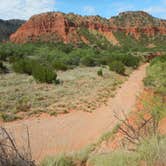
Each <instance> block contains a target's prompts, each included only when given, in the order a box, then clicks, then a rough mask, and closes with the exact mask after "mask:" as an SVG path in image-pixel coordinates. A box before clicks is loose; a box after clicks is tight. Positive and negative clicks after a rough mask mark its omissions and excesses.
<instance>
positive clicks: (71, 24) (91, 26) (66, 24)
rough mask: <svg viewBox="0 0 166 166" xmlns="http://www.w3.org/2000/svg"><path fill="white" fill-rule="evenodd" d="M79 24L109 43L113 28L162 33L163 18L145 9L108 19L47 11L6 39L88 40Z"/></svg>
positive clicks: (150, 34) (139, 33)
mask: <svg viewBox="0 0 166 166" xmlns="http://www.w3.org/2000/svg"><path fill="white" fill-rule="evenodd" d="M81 28H84V29H87V30H89V31H90V32H93V31H95V32H98V33H99V34H101V35H102V36H104V37H105V38H106V39H107V40H108V41H110V42H111V43H112V44H114V45H117V44H119V42H118V40H117V38H116V37H115V35H114V32H124V33H125V34H126V35H131V36H133V37H134V38H135V39H137V40H138V39H139V38H140V37H141V36H145V35H146V36H148V37H153V36H155V35H158V34H160V35H165V34H166V20H160V19H157V18H154V17H152V16H151V15H149V14H147V13H145V12H124V13H120V14H119V15H118V16H116V17H112V18H110V19H105V18H102V17H100V16H85V17H83V16H80V15H75V14H72V13H71V14H64V13H60V12H49V13H43V14H39V15H35V16H32V17H31V18H30V19H29V21H27V22H26V23H25V24H23V25H22V26H21V27H20V28H19V29H18V30H17V31H16V32H15V33H14V34H12V35H11V37H10V40H11V41H12V42H14V43H26V42H34V41H63V42H65V43H69V42H74V43H76V42H80V41H82V42H84V43H89V41H88V40H87V38H86V36H83V35H80V33H79V30H80V29H81Z"/></svg>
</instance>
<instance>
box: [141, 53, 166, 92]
mask: <svg viewBox="0 0 166 166" xmlns="http://www.w3.org/2000/svg"><path fill="white" fill-rule="evenodd" d="M165 57H166V56H164V57H158V58H156V59H154V60H152V62H151V63H150V66H149V67H148V69H147V77H146V78H145V79H144V84H145V85H146V86H148V87H151V88H153V89H154V90H155V91H157V92H159V93H162V94H163V95H166V58H165Z"/></svg>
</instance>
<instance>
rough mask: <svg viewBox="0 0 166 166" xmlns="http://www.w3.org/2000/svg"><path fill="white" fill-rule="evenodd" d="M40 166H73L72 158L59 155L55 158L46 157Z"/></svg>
mask: <svg viewBox="0 0 166 166" xmlns="http://www.w3.org/2000/svg"><path fill="white" fill-rule="evenodd" d="M40 165H41V166H75V164H74V163H73V161H72V158H70V157H68V156H65V155H61V156H57V157H48V158H46V159H45V160H44V161H43V162H42V163H41V164H40Z"/></svg>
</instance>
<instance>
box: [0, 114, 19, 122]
mask: <svg viewBox="0 0 166 166" xmlns="http://www.w3.org/2000/svg"><path fill="white" fill-rule="evenodd" d="M1 118H2V120H3V121H4V122H11V121H14V120H17V119H20V117H18V116H17V115H14V114H12V113H10V114H9V113H2V114H1Z"/></svg>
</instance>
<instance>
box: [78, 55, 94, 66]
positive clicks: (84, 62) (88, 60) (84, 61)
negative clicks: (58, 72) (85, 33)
mask: <svg viewBox="0 0 166 166" xmlns="http://www.w3.org/2000/svg"><path fill="white" fill-rule="evenodd" d="M81 64H82V65H85V66H89V67H93V66H95V60H94V59H93V58H92V57H90V56H85V57H83V58H82V59H81Z"/></svg>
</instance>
